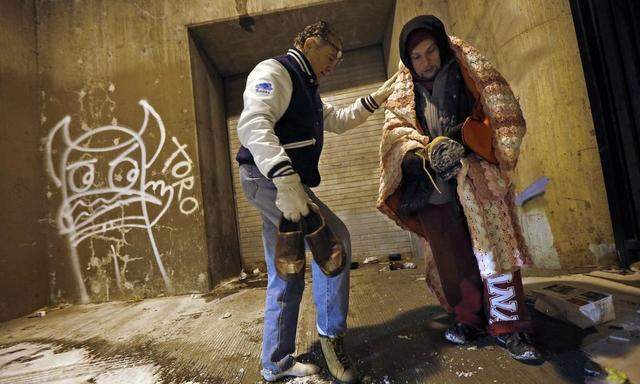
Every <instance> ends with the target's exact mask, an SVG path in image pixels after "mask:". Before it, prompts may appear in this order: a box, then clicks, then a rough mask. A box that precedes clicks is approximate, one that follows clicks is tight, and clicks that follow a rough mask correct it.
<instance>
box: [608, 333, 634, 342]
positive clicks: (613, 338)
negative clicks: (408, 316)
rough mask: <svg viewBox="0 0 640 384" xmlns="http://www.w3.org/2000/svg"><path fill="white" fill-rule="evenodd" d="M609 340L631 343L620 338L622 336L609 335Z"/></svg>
mask: <svg viewBox="0 0 640 384" xmlns="http://www.w3.org/2000/svg"><path fill="white" fill-rule="evenodd" d="M609 340H613V341H621V342H623V343H628V342H630V341H631V339H630V338H628V337H625V336H622V335H609Z"/></svg>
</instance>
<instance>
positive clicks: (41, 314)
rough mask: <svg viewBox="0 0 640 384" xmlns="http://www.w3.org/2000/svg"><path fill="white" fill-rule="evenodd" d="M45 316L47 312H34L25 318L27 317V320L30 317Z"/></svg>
mask: <svg viewBox="0 0 640 384" xmlns="http://www.w3.org/2000/svg"><path fill="white" fill-rule="evenodd" d="M46 315H47V311H44V310H40V311H35V312H34V313H32V314H30V315H29V316H27V317H29V318H31V317H45V316H46Z"/></svg>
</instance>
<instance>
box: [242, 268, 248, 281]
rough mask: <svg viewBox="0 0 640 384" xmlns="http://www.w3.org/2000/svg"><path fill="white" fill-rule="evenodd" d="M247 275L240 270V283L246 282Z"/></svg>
mask: <svg viewBox="0 0 640 384" xmlns="http://www.w3.org/2000/svg"><path fill="white" fill-rule="evenodd" d="M247 277H249V275H247V273H246V272H245V271H244V269H242V270H240V281H243V280H246V279H247Z"/></svg>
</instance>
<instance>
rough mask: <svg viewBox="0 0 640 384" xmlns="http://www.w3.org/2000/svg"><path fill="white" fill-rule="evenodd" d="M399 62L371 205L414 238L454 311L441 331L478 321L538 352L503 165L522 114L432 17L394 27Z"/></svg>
mask: <svg viewBox="0 0 640 384" xmlns="http://www.w3.org/2000/svg"><path fill="white" fill-rule="evenodd" d="M400 57H401V63H400V71H399V75H398V78H397V80H396V83H395V89H394V92H393V94H392V95H391V96H390V98H389V100H388V102H387V111H386V112H385V124H384V129H383V134H382V142H381V146H380V155H381V168H382V173H381V179H380V191H379V196H378V202H377V207H378V209H380V210H381V211H382V212H383V213H385V214H386V215H388V216H389V217H390V218H392V219H393V220H394V221H395V222H396V223H397V224H398V225H400V226H401V227H403V228H405V229H407V230H410V231H412V232H414V233H416V234H418V235H419V236H421V237H422V238H424V239H425V240H426V241H427V242H428V243H429V245H430V247H431V251H432V252H431V253H430V254H429V253H428V255H427V261H426V267H427V282H428V286H429V288H430V289H431V290H432V292H433V293H434V294H435V295H436V296H437V297H438V299H439V300H440V302H441V304H442V305H443V306H444V307H445V308H447V310H449V311H450V312H452V313H453V314H454V317H455V323H454V324H453V326H452V327H450V328H449V329H448V330H447V331H446V332H445V338H446V339H447V340H448V341H450V342H452V343H456V344H465V343H468V342H470V341H472V340H474V339H475V338H477V337H479V336H481V335H483V334H484V333H485V332H487V331H488V332H489V333H490V334H491V335H492V336H494V337H496V339H497V340H498V342H499V343H500V344H501V345H503V346H505V347H506V348H507V350H508V351H509V353H510V354H511V356H512V357H513V358H515V359H517V360H520V361H527V362H534V361H535V362H537V361H540V360H541V356H540V353H539V352H538V351H537V350H536V348H535V347H534V345H533V343H532V336H531V334H532V325H531V320H530V317H529V314H528V313H527V310H526V307H525V303H524V292H523V287H522V278H521V275H520V267H521V266H524V265H527V264H530V257H529V254H528V251H527V248H526V245H525V244H524V240H523V237H522V234H521V229H520V227H519V225H518V221H517V217H516V214H515V207H514V203H513V201H514V195H513V187H512V185H511V183H510V180H509V175H508V172H509V171H511V170H513V168H514V167H515V164H516V161H517V157H518V153H519V146H520V143H521V141H522V137H523V135H524V133H525V122H524V118H523V117H522V111H521V110H520V106H519V104H518V101H517V100H516V98H515V97H514V95H513V93H512V92H511V89H510V88H509V85H508V84H507V82H506V81H505V79H504V78H503V77H502V76H501V75H500V74H499V73H498V72H497V71H496V70H495V69H494V68H493V67H492V66H491V64H489V63H488V62H487V60H486V59H485V58H484V57H482V56H481V55H480V54H479V53H478V51H477V50H476V49H475V48H473V47H471V46H470V45H468V44H467V43H465V42H463V41H462V40H460V39H457V38H455V37H449V36H448V35H447V34H446V32H445V28H444V25H443V24H442V22H441V21H440V20H439V19H437V18H436V17H434V16H430V15H429V16H419V17H416V18H414V19H412V20H411V21H409V22H408V23H407V24H406V25H405V26H404V28H403V30H402V33H401V35H400Z"/></svg>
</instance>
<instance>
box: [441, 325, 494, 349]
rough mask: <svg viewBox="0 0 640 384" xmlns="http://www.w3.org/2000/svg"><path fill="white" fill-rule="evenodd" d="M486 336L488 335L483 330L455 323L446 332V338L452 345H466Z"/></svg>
mask: <svg viewBox="0 0 640 384" xmlns="http://www.w3.org/2000/svg"><path fill="white" fill-rule="evenodd" d="M485 334H486V333H485V332H484V331H483V330H481V329H478V328H475V327H472V326H470V325H465V324H462V323H455V324H454V325H453V326H451V327H450V328H449V329H447V330H446V331H445V332H444V338H445V339H447V341H448V342H450V343H453V344H457V345H465V344H468V343H470V342H472V341H474V340H476V339H478V338H479V337H482V336H484V335H485Z"/></svg>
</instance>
